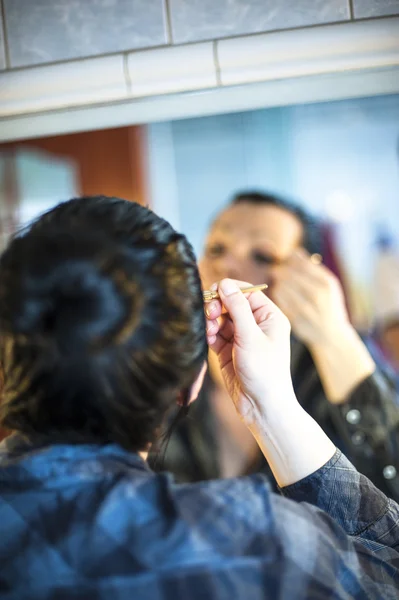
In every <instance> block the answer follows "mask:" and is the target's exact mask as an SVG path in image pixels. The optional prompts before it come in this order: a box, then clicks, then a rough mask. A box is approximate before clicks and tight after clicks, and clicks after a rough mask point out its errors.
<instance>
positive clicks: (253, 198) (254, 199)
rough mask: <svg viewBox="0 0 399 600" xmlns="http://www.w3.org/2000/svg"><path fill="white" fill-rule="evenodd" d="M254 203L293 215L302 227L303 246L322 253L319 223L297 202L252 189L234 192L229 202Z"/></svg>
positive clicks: (309, 250) (310, 250)
mask: <svg viewBox="0 0 399 600" xmlns="http://www.w3.org/2000/svg"><path fill="white" fill-rule="evenodd" d="M243 203H248V204H255V205H258V206H276V207H277V208H281V209H282V210H285V211H286V212H288V213H290V214H291V215H294V216H295V217H296V218H297V219H298V220H299V221H300V222H301V224H302V227H303V240H302V244H303V247H304V248H306V250H307V251H308V252H309V253H310V254H315V253H322V247H323V243H322V234H321V228H320V224H319V223H318V222H317V220H316V219H315V218H313V217H312V216H311V215H310V214H309V213H308V212H307V211H306V210H304V209H303V208H302V207H301V206H300V205H299V204H295V203H294V202H290V201H289V200H285V199H283V198H281V197H280V196H277V195H274V194H270V193H265V192H259V191H254V190H243V191H240V192H239V193H237V194H235V195H234V196H233V198H232V199H231V200H230V204H232V205H234V204H243Z"/></svg>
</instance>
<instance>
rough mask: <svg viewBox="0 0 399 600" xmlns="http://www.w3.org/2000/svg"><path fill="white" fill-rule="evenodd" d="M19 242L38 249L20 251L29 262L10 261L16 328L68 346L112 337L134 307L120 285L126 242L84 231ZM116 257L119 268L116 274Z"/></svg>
mask: <svg viewBox="0 0 399 600" xmlns="http://www.w3.org/2000/svg"><path fill="white" fill-rule="evenodd" d="M33 238H36V239H33ZM16 242H18V243H19V244H21V245H25V244H32V249H33V247H34V254H30V253H29V248H21V252H19V253H15V252H14V257H15V256H16V255H17V256H18V255H19V256H21V257H24V258H25V263H24V264H23V265H20V266H19V268H18V265H15V264H14V265H9V268H11V269H12V271H13V272H14V276H13V277H10V285H9V286H7V285H3V286H2V287H3V290H5V295H6V298H3V299H2V301H3V302H5V304H6V306H9V307H10V310H9V311H8V314H9V315H10V316H11V315H12V320H13V323H12V329H13V330H14V331H17V332H19V333H20V334H22V335H29V336H32V335H34V336H40V337H44V338H45V339H46V340H47V341H51V342H53V343H54V344H55V345H56V346H57V347H58V348H59V349H60V350H61V351H67V352H70V351H73V352H79V351H80V350H83V349H87V348H88V347H91V348H93V349H94V348H96V347H99V346H100V347H103V346H104V345H105V344H107V343H110V342H111V340H112V338H113V337H114V336H115V335H116V334H117V333H118V331H119V329H120V328H121V327H123V324H124V323H125V321H126V319H127V318H128V316H129V314H128V313H129V312H130V311H131V310H134V307H133V306H132V298H127V297H126V293H124V291H125V290H123V289H121V285H120V280H121V274H120V264H121V262H120V257H121V252H122V250H121V249H120V247H119V246H117V245H116V244H115V243H114V242H112V241H111V240H109V239H108V238H106V237H104V235H95V236H92V235H91V236H87V234H85V233H84V232H79V231H75V232H74V233H73V234H71V233H70V232H68V233H64V232H57V234H56V235H55V234H54V233H53V234H52V235H51V236H43V234H41V235H40V239H39V236H38V237H36V236H33V235H32V234H31V235H30V236H28V237H27V238H21V239H19V240H16ZM26 256H29V257H30V258H29V260H28V261H26ZM116 257H119V261H118V265H119V273H118V277H116V278H115V273H114V269H113V264H115V259H116ZM6 258H7V257H6V256H5V257H4V260H2V262H4V261H6ZM13 267H14V268H13ZM15 267H17V268H15ZM12 271H11V272H12ZM3 272H4V271H3ZM15 274H18V277H17V278H16V277H15ZM3 314H4V311H3Z"/></svg>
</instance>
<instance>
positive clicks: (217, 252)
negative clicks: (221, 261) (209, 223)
mask: <svg viewBox="0 0 399 600" xmlns="http://www.w3.org/2000/svg"><path fill="white" fill-rule="evenodd" d="M225 252H226V246H224V244H212V246H208V248H207V249H206V255H207V256H209V257H210V258H217V257H218V256H222V255H223V254H224V253H225Z"/></svg>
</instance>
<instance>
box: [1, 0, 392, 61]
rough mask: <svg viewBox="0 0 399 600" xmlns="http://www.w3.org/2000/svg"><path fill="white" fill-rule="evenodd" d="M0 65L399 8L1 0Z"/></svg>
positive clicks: (345, 0)
mask: <svg viewBox="0 0 399 600" xmlns="http://www.w3.org/2000/svg"><path fill="white" fill-rule="evenodd" d="M0 5H1V8H2V11H1V12H0V69H5V68H11V69H13V68H16V67H26V66H32V65H39V64H45V63H52V62H59V61H66V60H70V59H79V58H85V57H91V56H98V55H104V54H112V53H116V52H124V51H130V50H136V49H143V48H154V47H160V46H165V45H171V44H172V45H177V44H183V43H190V42H198V41H201V40H214V39H221V38H226V37H231V36H240V35H247V34H251V33H259V32H266V31H274V30H279V29H292V28H301V27H306V26H311V25H320V24H325V23H337V22H338V23H339V22H344V21H349V20H352V19H364V18H375V17H380V16H387V15H398V14H399V0H278V1H276V0H0Z"/></svg>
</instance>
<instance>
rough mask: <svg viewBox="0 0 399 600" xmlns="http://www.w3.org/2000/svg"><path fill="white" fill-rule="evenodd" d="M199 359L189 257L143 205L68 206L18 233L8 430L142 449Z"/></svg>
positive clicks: (3, 333)
mask: <svg viewBox="0 0 399 600" xmlns="http://www.w3.org/2000/svg"><path fill="white" fill-rule="evenodd" d="M206 357H207V343H206V333H205V317H204V311H203V303H202V292H201V283H200V278H199V274H198V269H197V265H196V260H195V257H194V253H193V250H192V248H191V246H190V244H189V243H188V242H187V240H186V238H185V237H184V236H183V235H180V234H178V233H176V232H175V231H174V229H173V228H172V227H171V226H170V225H169V223H167V222H166V221H164V220H163V219H161V218H160V217H158V216H157V215H155V214H154V213H153V212H152V211H151V210H149V209H147V208H144V207H143V206H140V205H138V204H136V203H134V202H128V201H125V200H121V199H118V198H107V197H104V196H96V197H88V198H78V199H73V200H70V201H68V202H65V203H62V204H60V205H58V206H57V207H55V208H54V209H52V210H50V211H49V212H47V213H45V214H44V215H42V216H41V217H40V218H39V219H37V220H36V221H35V222H34V223H33V224H32V225H30V226H29V227H27V228H25V229H23V230H22V231H20V232H19V233H18V234H17V236H16V237H15V238H14V239H13V240H12V241H11V242H10V244H9V246H8V248H7V249H6V250H5V252H4V254H3V255H2V257H1V259H0V360H1V363H2V367H3V372H4V388H3V396H4V401H3V404H2V406H1V422H2V424H3V426H4V427H6V428H7V429H9V430H16V431H19V432H22V433H24V434H27V435H36V436H39V437H42V438H47V439H51V440H52V441H53V442H62V441H66V442H71V443H88V442H92V443H100V444H104V443H117V444H119V445H121V446H122V447H124V448H126V449H128V450H131V451H139V450H145V449H146V448H148V446H149V445H150V444H151V443H153V442H154V440H155V439H156V437H157V435H158V433H159V431H160V427H161V425H162V422H163V420H164V417H165V415H166V414H167V412H168V410H169V409H171V408H172V407H173V406H174V405H175V404H176V398H177V395H178V394H179V393H181V391H182V390H187V389H189V388H190V387H191V385H192V383H193V382H194V381H195V379H196V377H197V375H198V373H199V372H200V370H201V367H202V365H203V362H204V361H205V360H206ZM183 408H184V410H183V412H185V410H186V409H185V407H183Z"/></svg>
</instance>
